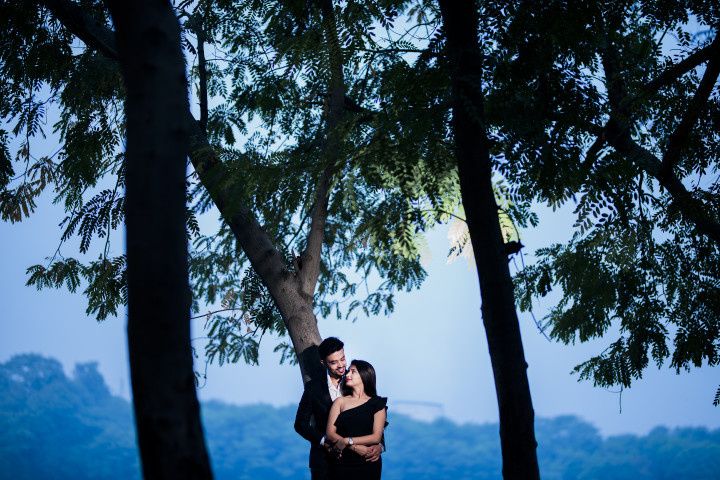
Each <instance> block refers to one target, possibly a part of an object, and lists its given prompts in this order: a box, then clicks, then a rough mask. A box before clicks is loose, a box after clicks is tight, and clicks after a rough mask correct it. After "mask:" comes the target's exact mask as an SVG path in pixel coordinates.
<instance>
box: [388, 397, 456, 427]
mask: <svg viewBox="0 0 720 480" xmlns="http://www.w3.org/2000/svg"><path fill="white" fill-rule="evenodd" d="M390 407H391V408H392V409H393V411H394V412H397V413H400V414H402V415H407V416H408V417H410V418H412V419H413V420H420V421H422V422H432V421H434V420H436V419H438V418H440V417H442V416H444V413H445V412H444V409H443V405H442V403H437V402H422V401H413V400H394V401H392V400H391V402H390Z"/></svg>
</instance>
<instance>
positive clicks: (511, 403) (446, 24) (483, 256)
mask: <svg viewBox="0 0 720 480" xmlns="http://www.w3.org/2000/svg"><path fill="white" fill-rule="evenodd" d="M439 4H440V11H441V15H442V18H443V29H444V32H445V36H446V40H447V42H446V49H447V55H448V58H449V61H450V69H451V81H452V96H453V102H452V105H453V107H452V111H453V117H452V128H453V133H454V136H455V148H456V156H457V162H458V174H459V177H460V190H461V194H462V201H463V206H464V208H465V214H466V220H467V224H468V230H469V232H470V239H471V242H472V246H473V251H474V254H475V264H476V266H477V271H478V278H479V282H480V295H481V300H482V318H483V323H484V326H485V332H486V335H487V341H488V348H489V351H490V361H491V363H492V369H493V376H494V380H495V389H496V394H497V401H498V407H499V411H500V442H501V449H502V457H503V467H502V470H503V478H506V479H524V480H525V479H538V478H540V473H539V469H538V462H537V453H536V448H537V442H536V440H535V427H534V419H535V413H534V411H533V406H532V398H531V396H530V387H529V383H528V378H527V363H526V362H525V354H524V351H523V345H522V338H521V336H520V325H519V323H518V318H517V313H516V310H515V298H514V292H513V284H512V279H511V277H510V269H509V267H508V260H507V255H506V254H505V249H504V242H503V238H502V233H501V229H500V221H499V216H498V206H497V203H496V200H495V194H494V192H493V188H492V167H491V163H490V154H489V150H488V141H487V132H486V128H485V123H484V114H483V97H482V91H481V77H482V67H483V65H482V50H481V48H480V44H479V41H478V10H477V5H476V4H475V2H458V1H454V0H439Z"/></svg>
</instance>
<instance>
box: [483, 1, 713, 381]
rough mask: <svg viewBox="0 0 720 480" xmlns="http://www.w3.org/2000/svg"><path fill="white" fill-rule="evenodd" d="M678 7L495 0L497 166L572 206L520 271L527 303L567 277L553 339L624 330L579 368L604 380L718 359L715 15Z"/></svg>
mask: <svg viewBox="0 0 720 480" xmlns="http://www.w3.org/2000/svg"><path fill="white" fill-rule="evenodd" d="M490 5H492V2H491V4H490ZM681 7H682V8H672V9H670V8H668V6H667V4H666V3H665V2H654V1H646V2H572V3H567V2H543V3H542V5H540V4H533V5H529V4H524V5H520V4H518V5H517V6H515V7H511V8H507V9H503V10H500V9H497V10H492V6H488V7H487V8H488V11H489V12H490V13H491V14H490V15H486V16H485V18H486V21H489V22H492V23H487V24H486V25H487V28H486V29H485V30H484V31H485V32H488V38H487V42H488V45H491V46H492V47H493V48H492V50H491V53H490V60H489V63H490V64H491V65H494V66H495V68H494V70H493V71H492V74H491V75H489V77H488V79H487V89H488V107H487V109H488V112H489V113H488V117H489V120H488V121H489V122H491V123H492V125H493V127H494V129H495V138H494V145H493V148H494V152H495V158H496V161H497V168H498V169H499V171H500V172H502V174H503V176H504V177H505V179H506V180H507V181H508V182H509V184H510V185H511V192H512V196H515V195H516V196H520V197H521V198H523V199H526V200H527V199H529V200H532V201H534V202H540V203H546V204H548V205H549V206H552V207H553V208H557V207H561V206H565V208H574V213H575V217H576V221H575V225H574V230H573V231H572V232H568V237H569V238H570V239H569V241H568V242H566V243H558V244H555V245H552V246H550V247H548V248H544V249H540V250H539V251H537V252H536V256H537V262H536V263H535V264H533V265H530V266H528V268H526V269H524V270H523V271H521V272H520V274H519V275H517V277H516V286H517V288H518V289H519V291H520V292H521V296H520V301H519V304H520V308H521V309H523V310H529V309H530V308H531V302H532V300H533V298H537V297H543V296H545V295H547V294H548V293H549V292H550V291H551V290H552V289H553V288H560V289H561V292H562V293H561V296H560V300H559V301H558V303H557V304H556V305H555V306H553V307H552V308H551V310H550V312H549V313H548V315H547V316H546V317H545V326H546V328H548V329H549V332H550V335H551V336H552V337H553V338H555V339H558V340H560V341H563V342H565V343H571V342H575V341H586V340H588V339H591V338H595V337H602V336H603V335H606V334H609V335H619V337H618V338H617V339H616V340H615V341H613V342H612V343H611V344H610V345H609V346H608V348H607V349H606V350H604V351H603V352H601V353H600V354H598V355H597V356H595V357H593V358H591V359H589V360H588V361H587V362H584V363H582V364H581V365H579V366H578V367H577V368H576V372H578V373H579V374H580V377H581V378H587V379H591V380H592V381H593V382H594V383H595V384H596V385H602V386H609V385H617V384H619V385H624V386H628V385H630V383H631V381H632V380H633V379H636V378H639V377H641V375H642V371H643V370H644V368H645V367H647V366H648V364H649V363H650V362H651V361H652V362H654V363H657V364H658V365H660V364H662V363H664V362H665V361H668V360H669V363H670V365H671V366H672V367H673V368H675V369H677V370H681V369H688V368H690V367H691V366H700V365H702V364H703V363H706V364H708V365H717V364H718V363H719V362H720V354H719V352H720V350H719V349H720V303H718V302H720V270H718V266H719V265H720V237H718V235H717V233H718V226H720V210H718V207H719V206H720V195H719V194H720V183H719V182H718V176H717V174H718V165H719V164H718V160H719V157H718V153H719V152H720V148H719V147H720V144H719V143H718V142H719V141H720V135H718V131H719V130H718V128H717V127H718V113H719V112H720V103H719V101H720V97H718V91H717V88H716V85H717V74H718V72H717V67H718V62H720V40H719V39H718V38H717V36H716V32H717V30H716V29H717V25H718V11H717V7H716V6H713V5H712V4H710V3H703V2H687V3H684V4H682V6H681Z"/></svg>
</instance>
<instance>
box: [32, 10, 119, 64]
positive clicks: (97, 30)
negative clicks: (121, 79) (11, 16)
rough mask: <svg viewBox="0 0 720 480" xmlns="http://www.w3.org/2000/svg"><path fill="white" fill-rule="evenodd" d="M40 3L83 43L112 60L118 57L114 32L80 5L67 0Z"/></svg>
mask: <svg viewBox="0 0 720 480" xmlns="http://www.w3.org/2000/svg"><path fill="white" fill-rule="evenodd" d="M40 4H41V5H45V6H46V7H47V8H48V10H50V12H52V14H53V15H54V16H55V18H57V20H58V21H59V22H60V23H62V24H63V26H65V28H67V29H68V30H70V31H71V32H72V33H73V35H75V36H76V37H78V38H79V39H80V40H82V41H83V42H84V43H85V45H87V46H88V47H90V48H92V49H94V50H97V51H99V52H100V53H102V54H103V55H105V56H106V57H109V58H111V59H113V60H117V59H118V50H117V44H116V42H115V32H113V31H112V30H110V29H109V28H108V27H107V26H106V25H105V24H104V23H101V22H99V21H97V20H96V19H95V18H93V17H92V16H90V15H88V14H87V13H86V12H85V11H84V10H83V9H82V7H80V6H79V5H77V4H76V3H74V2H71V1H69V0H41V1H40Z"/></svg>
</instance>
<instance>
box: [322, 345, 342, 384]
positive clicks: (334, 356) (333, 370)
mask: <svg viewBox="0 0 720 480" xmlns="http://www.w3.org/2000/svg"><path fill="white" fill-rule="evenodd" d="M325 366H326V367H327V369H328V373H329V374H330V376H332V377H335V378H340V377H342V376H343V375H345V367H346V362H345V350H344V349H340V350H338V351H337V352H335V353H331V354H330V355H328V356H327V357H325Z"/></svg>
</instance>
